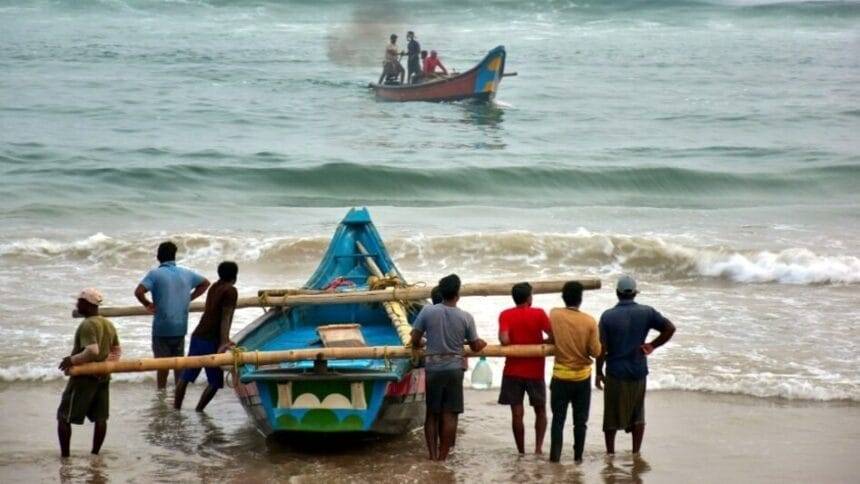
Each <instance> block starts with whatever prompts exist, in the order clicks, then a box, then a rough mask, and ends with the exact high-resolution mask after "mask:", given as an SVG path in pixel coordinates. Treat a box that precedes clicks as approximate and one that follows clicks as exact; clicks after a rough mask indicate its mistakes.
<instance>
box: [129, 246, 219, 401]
mask: <svg viewBox="0 0 860 484" xmlns="http://www.w3.org/2000/svg"><path fill="white" fill-rule="evenodd" d="M156 257H157V258H158V262H159V266H158V267H157V268H155V269H153V270H151V271H149V273H147V274H146V277H144V278H143V280H142V281H140V284H138V286H137V289H135V290H134V295H135V297H136V298H137V300H138V301H140V304H142V305H143V307H145V308H146V310H147V311H148V312H149V313H150V314H152V315H153V318H152V354H153V356H155V357H156V358H163V357H169V356H183V355H184V354H185V335H186V334H187V333H188V305H189V304H190V303H191V301H193V300H195V299H197V298H198V297H200V296H201V295H203V293H205V292H206V289H208V288H209V281H208V280H207V279H206V278H205V277H203V276H201V275H200V274H197V273H196V272H194V271H191V270H189V269H186V268H184V267H180V266H177V265H176V244H174V243H173V242H169V241H168V242H163V243H161V244H160V245H159V246H158V254H157V256H156ZM147 292H149V293H152V301H149V300H148V299H147V298H146V293H147ZM168 372H169V370H158V372H157V373H156V384H157V386H158V389H159V390H161V389H163V388H165V387H167V373H168ZM173 381H174V384H175V383H178V381H179V374H178V373H177V372H176V370H174V371H173Z"/></svg>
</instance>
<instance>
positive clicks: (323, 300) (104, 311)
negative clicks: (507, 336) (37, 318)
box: [72, 278, 600, 317]
mask: <svg viewBox="0 0 860 484" xmlns="http://www.w3.org/2000/svg"><path fill="white" fill-rule="evenodd" d="M568 280H569V279H564V280H549V281H534V282H531V281H530V283H531V285H532V288H533V293H534V294H543V293H552V292H560V291H561V288H562V286H564V284H565V283H566V282H567V281H568ZM576 280H578V281H579V282H580V283H581V284H582V286H583V288H585V289H600V279H597V278H585V279H576ZM514 284H515V282H510V281H505V282H484V283H472V284H463V286H462V287H461V288H460V297H468V296H507V295H510V293H511V286H512V285H514ZM431 289H432V288H430V287H390V288H387V289H380V290H376V291H351V292H333V293H323V294H295V295H285V296H276V297H269V296H262V297H261V296H256V297H241V298H239V300H238V301H236V307H237V308H261V307H262V308H267V307H274V306H302V305H314V304H352V303H370V302H383V301H404V300H407V301H414V300H420V299H427V298H429V297H430V291H431ZM204 305H205V303H204V302H195V303H192V304H191V306H190V307H189V309H188V310H189V312H200V311H203V309H204ZM99 314H101V315H102V316H106V317H117V316H149V315H150V313H149V312H147V310H146V308H144V307H143V306H124V307H103V308H99ZM72 316H73V317H80V315H79V314H77V312H73V313H72Z"/></svg>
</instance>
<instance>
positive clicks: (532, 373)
mask: <svg viewBox="0 0 860 484" xmlns="http://www.w3.org/2000/svg"><path fill="white" fill-rule="evenodd" d="M459 290H460V279H459V278H458V277H457V276H456V275H455V274H452V275H449V276H446V277H444V278H442V279H441V280H440V281H439V285H438V286H437V287H436V288H434V301H433V302H434V304H432V305H428V306H425V307H424V308H423V309H422V310H421V312H420V313H419V314H418V316H417V317H416V319H415V322H414V324H413V330H412V335H411V344H412V346H413V348H416V349H417V348H421V347H426V351H425V372H426V404H427V416H426V419H425V422H424V436H425V439H426V443H427V449H428V451H429V456H430V459H431V460H445V459H446V458H447V457H448V454H449V452H450V450H451V448H452V447H453V446H454V442H455V438H456V432H457V421H458V416H459V414H461V413H463V374H464V372H465V370H466V368H467V365H466V360H465V358H464V357H463V345H464V343H465V344H467V345H468V346H469V347H470V348H471V349H472V350H473V351H480V350H482V349H483V348H484V347H485V346H486V345H487V343H486V342H485V341H484V340H482V339H480V338H479V337H478V332H477V330H476V328H475V320H474V319H473V318H472V316H471V315H470V314H469V313H467V312H466V311H463V310H461V309H459V308H458V307H457V301H458V300H459ZM582 293H583V287H582V284H580V283H579V282H576V281H571V282H568V283H566V284H565V285H564V287H563V288H562V294H561V297H562V300H563V301H564V307H559V308H555V309H552V310H551V311H550V313H549V316H547V314H546V313H545V312H544V311H543V310H542V309H539V308H535V307H532V287H531V285H529V284H528V283H525V282H524V283H520V284H516V285H514V286H513V287H512V289H511V296H512V297H513V300H514V304H515V306H514V307H513V308H510V309H506V310H505V311H502V313H501V314H500V315H499V341H500V342H501V344H502V345H522V344H541V343H553V344H554V345H555V364H554V365H553V368H552V380H551V381H550V386H549V387H550V408H551V409H552V430H551V434H550V456H549V458H550V461H552V462H559V460H560V459H561V450H562V446H563V434H564V424H565V421H566V419H567V413H568V408H571V407H572V409H573V458H574V461H576V462H581V461H582V458H583V452H584V449H585V434H586V428H587V422H588V415H589V409H590V404H591V373H592V365H593V364H594V363H595V362H596V369H595V373H596V374H595V378H594V384H595V386H596V387H597V388H598V389H602V390H603V396H604V398H603V403H604V408H603V432H604V438H605V445H606V452H607V454H614V453H615V435H616V433H617V432H618V431H619V430H623V431H625V432H629V433H631V434H632V440H633V452H634V453H638V452H639V450H640V448H641V446H642V437H643V436H644V433H645V387H646V377H647V375H648V362H647V357H648V356H649V355H650V354H651V353H652V352H653V351H654V350H655V349H657V348H658V347H660V346H662V345H663V344H665V343H666V342H667V341H669V339H671V338H672V335H673V334H674V333H675V326H674V325H673V324H672V323H671V322H670V321H669V320H668V319H666V318H665V317H663V315H661V314H660V313H659V312H658V311H657V310H655V309H654V308H652V307H650V306H645V305H642V304H638V303H636V302H635V298H636V295H637V294H638V291H637V288H636V281H635V280H633V279H632V278H631V277H629V276H624V277H622V278H620V279H619V280H618V284H617V286H616V296H617V297H618V304H617V305H615V306H614V307H612V308H610V309H608V310H607V311H605V312H604V313H603V315H602V316H601V318H600V323H599V324H598V323H597V322H596V321H595V320H594V318H592V317H591V316H590V315H588V314H586V313H585V312H583V311H580V309H579V308H580V305H581V304H582ZM652 329H653V330H656V331H657V332H658V333H659V335H658V336H657V337H656V338H655V339H654V340H652V341H650V342H647V341H646V338H647V336H648V333H649V331H650V330H652ZM604 364H605V366H606V371H605V373H604ZM544 371H545V369H544V358H542V357H537V358H507V359H506V360H505V369H504V372H503V376H502V385H501V390H500V392H499V403H500V404H503V405H509V406H510V407H511V418H512V425H511V427H512V430H513V434H514V441H515V442H516V446H517V450H518V451H519V452H520V453H521V454H523V453H525V442H524V441H525V438H524V434H525V430H524V425H523V414H524V413H525V412H524V407H523V402H524V397H525V395H526V394H528V396H529V404H530V405H531V406H532V408H533V409H534V412H535V453H536V454H540V453H542V447H543V440H544V435H545V433H546V426H547V416H546V384H545V379H544Z"/></svg>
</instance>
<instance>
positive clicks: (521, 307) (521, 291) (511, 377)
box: [499, 282, 552, 454]
mask: <svg viewBox="0 0 860 484" xmlns="http://www.w3.org/2000/svg"><path fill="white" fill-rule="evenodd" d="M511 297H513V299H514V304H516V306H515V307H513V308H510V309H506V310H504V311H502V313H501V314H499V341H500V342H501V343H502V345H532V344H541V343H543V342H544V334H546V335H547V336H551V334H552V332H551V330H550V325H549V318H547V317H546V313H545V312H544V311H543V309H540V308H533V307H532V286H531V284H529V283H528V282H521V283H519V284H515V285H514V286H513V287H512V288H511ZM544 366H545V365H544V358H543V357H538V358H510V357H509V358H505V369H504V372H503V373H502V389H501V391H500V392H499V403H500V404H501V405H510V407H511V428H512V430H513V433H514V442H516V444H517V451H519V453H520V454H525V453H526V449H525V428H524V425H523V415H524V414H525V409H524V408H523V397H524V396H525V394H526V393H528V394H529V405H531V406H532V408H533V409H534V412H535V454H540V453H541V449H542V447H543V438H544V435H545V434H546V383H545V382H544V369H545V368H544Z"/></svg>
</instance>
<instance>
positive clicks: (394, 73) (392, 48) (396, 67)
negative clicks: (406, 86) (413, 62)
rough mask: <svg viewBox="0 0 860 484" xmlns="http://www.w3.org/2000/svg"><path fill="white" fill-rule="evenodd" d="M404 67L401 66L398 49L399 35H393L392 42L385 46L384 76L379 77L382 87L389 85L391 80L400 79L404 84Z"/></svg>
mask: <svg viewBox="0 0 860 484" xmlns="http://www.w3.org/2000/svg"><path fill="white" fill-rule="evenodd" d="M404 75H405V74H404V71H403V65H401V64H400V49H398V48H397V35H396V34H391V37H390V42H389V43H388V45H386V46H385V60H383V61H382V75H380V76H379V82H378V83H377V84H379V85H380V86H381V85H383V84H388V83H389V82H388V81H389V79H392V78H393V79H396V78H397V77H400V84H403V76H404Z"/></svg>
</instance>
